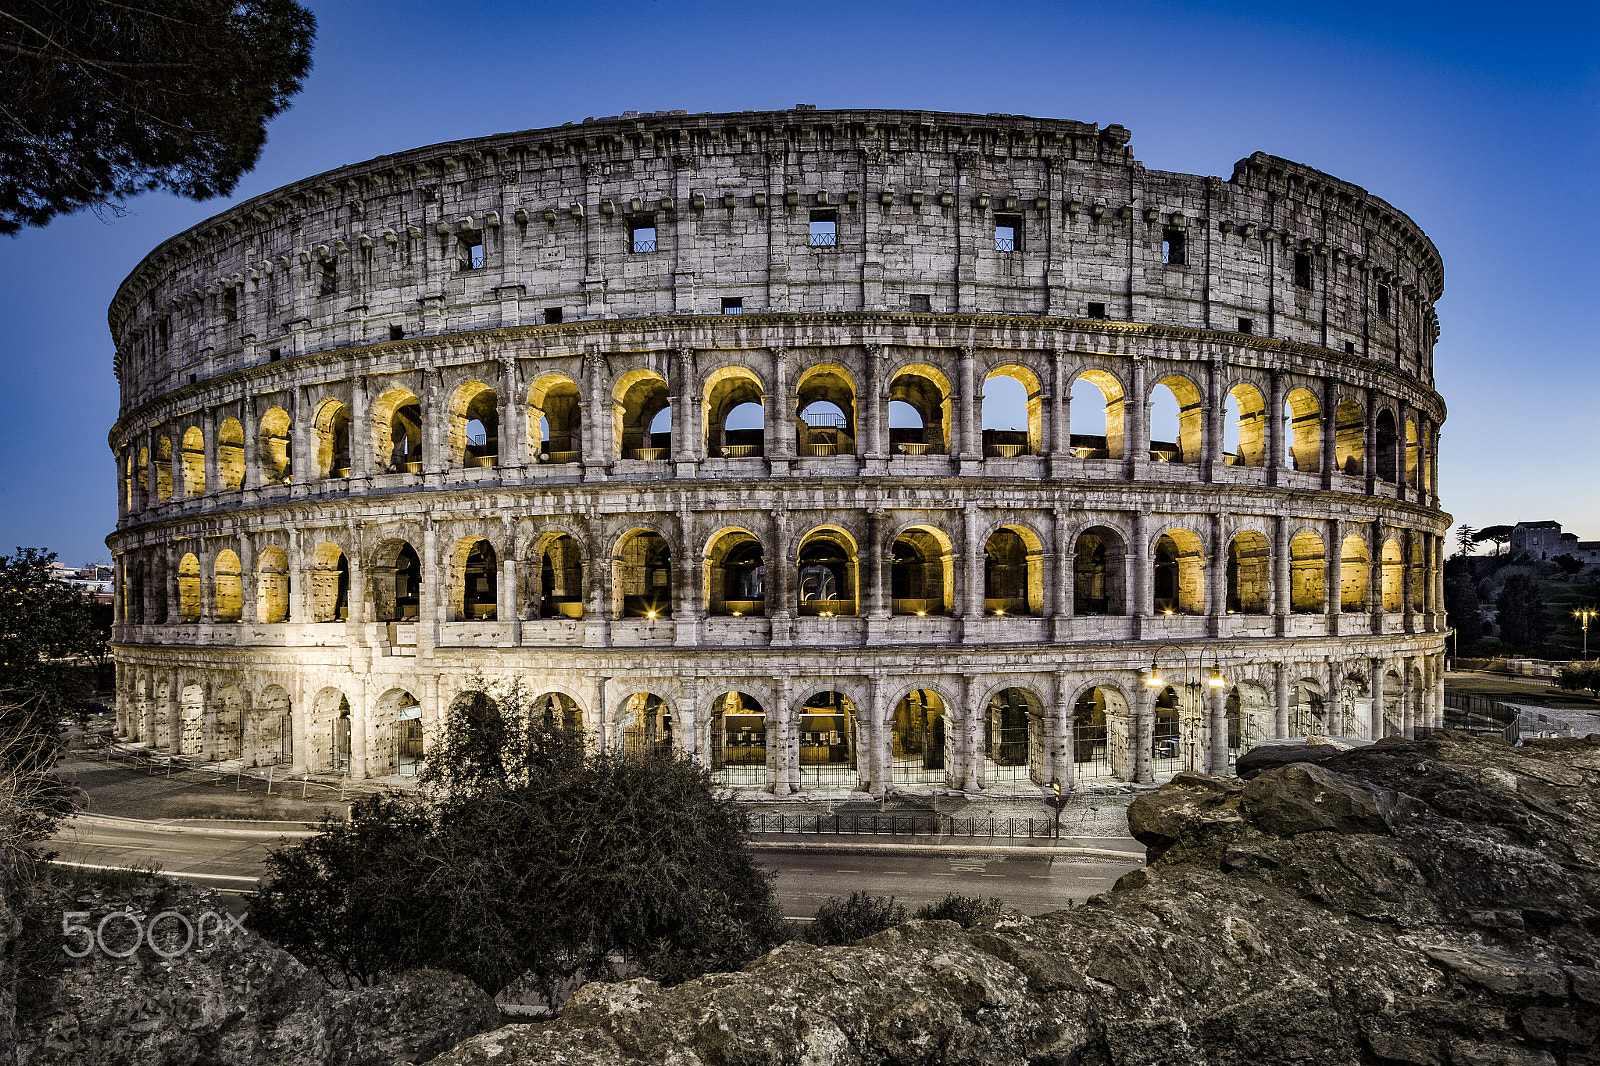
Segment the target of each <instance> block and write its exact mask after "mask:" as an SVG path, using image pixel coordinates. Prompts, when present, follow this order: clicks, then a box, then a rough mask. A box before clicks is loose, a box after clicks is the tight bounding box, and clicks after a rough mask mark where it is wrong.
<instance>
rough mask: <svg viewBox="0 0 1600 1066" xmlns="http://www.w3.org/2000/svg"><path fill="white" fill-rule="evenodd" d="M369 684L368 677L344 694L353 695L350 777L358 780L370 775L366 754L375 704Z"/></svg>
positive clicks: (370, 744) (351, 704)
mask: <svg viewBox="0 0 1600 1066" xmlns="http://www.w3.org/2000/svg"><path fill="white" fill-rule="evenodd" d="M371 685H372V682H371V680H370V679H367V680H364V681H363V682H361V683H359V684H355V685H352V686H350V688H351V691H350V692H349V693H347V694H346V696H347V697H348V696H352V695H353V696H354V697H355V698H354V699H353V700H351V701H350V777H351V778H352V779H354V780H358V781H361V780H365V779H366V778H368V777H371V776H372V766H371V763H370V761H369V759H368V755H369V753H370V752H371V750H372V738H371V736H370V734H371V731H372V716H373V714H374V713H375V712H376V710H377V706H376V701H375V700H374V699H373V696H372V692H371V691H370V689H371ZM397 739H398V738H397Z"/></svg>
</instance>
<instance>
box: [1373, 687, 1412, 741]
mask: <svg viewBox="0 0 1600 1066" xmlns="http://www.w3.org/2000/svg"><path fill="white" fill-rule="evenodd" d="M1383 735H1384V736H1386V737H1403V736H1405V735H1406V724H1405V700H1404V693H1403V692H1402V691H1401V685H1400V675H1399V674H1397V673H1395V672H1394V671H1393V670H1387V671H1385V672H1384V675H1383ZM1373 739H1374V740H1376V739H1378V738H1377V737H1374V738H1373Z"/></svg>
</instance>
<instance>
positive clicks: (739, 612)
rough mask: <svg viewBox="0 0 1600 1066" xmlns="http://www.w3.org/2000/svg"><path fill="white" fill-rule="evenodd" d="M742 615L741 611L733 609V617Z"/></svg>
mask: <svg viewBox="0 0 1600 1066" xmlns="http://www.w3.org/2000/svg"><path fill="white" fill-rule="evenodd" d="M743 615H744V612H743V611H734V612H733V616H734V617H735V618H740V617H742V616H743Z"/></svg>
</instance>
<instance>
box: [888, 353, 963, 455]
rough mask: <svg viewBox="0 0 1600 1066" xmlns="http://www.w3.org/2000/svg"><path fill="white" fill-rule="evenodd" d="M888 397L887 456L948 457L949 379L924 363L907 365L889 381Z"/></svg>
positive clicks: (935, 368)
mask: <svg viewBox="0 0 1600 1066" xmlns="http://www.w3.org/2000/svg"><path fill="white" fill-rule="evenodd" d="M888 396H889V403H888V407H887V412H888V419H889V454H890V455H945V454H948V453H949V451H950V419H951V409H950V408H951V404H950V379H949V378H947V377H945V375H944V372H943V371H942V370H940V369H939V368H938V367H936V366H931V365H929V364H927V363H908V364H906V365H905V366H902V367H900V368H899V369H898V370H896V371H895V372H894V375H893V376H892V377H891V378H890V379H889V393H888ZM897 405H904V406H903V407H900V406H897ZM913 420H914V421H915V423H916V424H915V425H914V426H913V425H912V424H911V423H912V422H913ZM897 422H898V423H901V424H899V425H897V424H896V423H897Z"/></svg>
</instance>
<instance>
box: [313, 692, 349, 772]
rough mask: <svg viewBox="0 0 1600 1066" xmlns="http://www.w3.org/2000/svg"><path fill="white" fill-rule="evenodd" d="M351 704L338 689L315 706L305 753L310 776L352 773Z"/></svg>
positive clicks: (322, 696)
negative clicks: (308, 742)
mask: <svg viewBox="0 0 1600 1066" xmlns="http://www.w3.org/2000/svg"><path fill="white" fill-rule="evenodd" d="M350 727H351V714H350V701H349V699H347V698H346V697H345V694H344V693H343V692H340V691H339V690H338V689H336V688H325V689H323V690H322V691H321V692H320V693H318V695H317V698H316V702H315V703H314V704H313V705H312V710H311V721H310V723H309V730H308V733H309V735H308V738H307V739H308V740H309V741H310V744H309V747H310V749H311V750H310V751H308V752H306V769H307V770H308V771H310V772H311V773H314V774H315V773H336V774H346V773H349V772H350Z"/></svg>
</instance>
